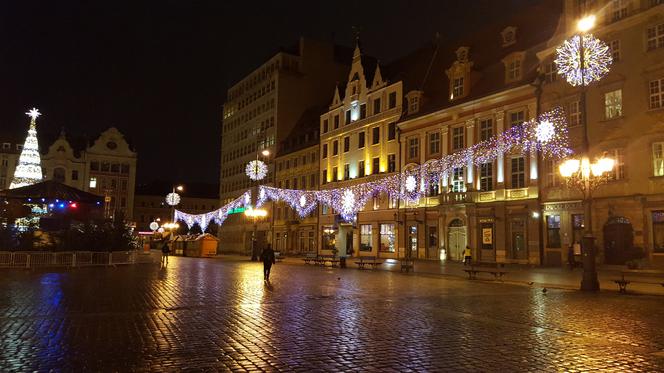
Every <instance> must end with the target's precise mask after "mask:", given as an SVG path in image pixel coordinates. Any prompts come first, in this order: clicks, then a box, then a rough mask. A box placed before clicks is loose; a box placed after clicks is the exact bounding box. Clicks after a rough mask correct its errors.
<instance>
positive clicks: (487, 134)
mask: <svg viewBox="0 0 664 373" xmlns="http://www.w3.org/2000/svg"><path fill="white" fill-rule="evenodd" d="M492 137H493V120H492V119H483V120H480V141H486V140H489V139H490V138H492Z"/></svg>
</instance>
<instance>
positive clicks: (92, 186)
mask: <svg viewBox="0 0 664 373" xmlns="http://www.w3.org/2000/svg"><path fill="white" fill-rule="evenodd" d="M96 187H97V178H96V177H91V178H90V189H95V188H96Z"/></svg>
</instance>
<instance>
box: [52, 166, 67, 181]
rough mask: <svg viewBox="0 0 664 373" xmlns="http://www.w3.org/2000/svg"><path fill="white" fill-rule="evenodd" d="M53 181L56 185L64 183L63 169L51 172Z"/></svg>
mask: <svg viewBox="0 0 664 373" xmlns="http://www.w3.org/2000/svg"><path fill="white" fill-rule="evenodd" d="M53 180H55V181H57V182H58V183H64V182H65V169H64V168H62V167H57V168H55V169H54V170H53Z"/></svg>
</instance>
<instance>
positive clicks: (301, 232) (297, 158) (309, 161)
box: [271, 107, 325, 254]
mask: <svg viewBox="0 0 664 373" xmlns="http://www.w3.org/2000/svg"><path fill="white" fill-rule="evenodd" d="M324 111H325V109H324V108H319V107H313V108H310V109H308V110H307V111H305V112H304V114H303V115H302V117H301V118H300V120H299V121H298V123H297V124H296V126H295V128H296V129H295V130H293V131H291V134H290V135H289V136H288V137H287V138H286V139H285V140H284V141H282V142H281V143H279V147H278V150H277V154H276V157H275V160H274V163H275V165H276V180H277V181H276V185H277V187H279V188H285V189H305V190H316V189H318V180H319V178H318V175H319V163H318V157H319V141H320V140H319V137H318V122H319V119H320V114H321V113H322V112H324ZM271 216H272V218H271V220H272V232H273V233H272V234H273V237H272V242H273V243H274V244H273V248H274V250H275V251H280V252H282V253H298V254H303V253H308V252H317V247H318V246H317V244H318V240H317V237H318V209H316V210H314V211H313V212H312V213H311V214H310V215H308V216H306V217H304V218H301V217H300V216H299V215H298V214H297V213H296V212H295V211H294V210H293V209H292V208H291V207H289V206H288V205H287V204H285V203H283V202H279V203H275V204H274V206H273V207H272V211H271Z"/></svg>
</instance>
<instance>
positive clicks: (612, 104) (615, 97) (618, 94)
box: [604, 89, 622, 119]
mask: <svg viewBox="0 0 664 373" xmlns="http://www.w3.org/2000/svg"><path fill="white" fill-rule="evenodd" d="M604 115H605V116H606V119H613V118H618V117H620V116H622V89H617V90H615V91H611V92H607V93H605V94H604Z"/></svg>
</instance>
